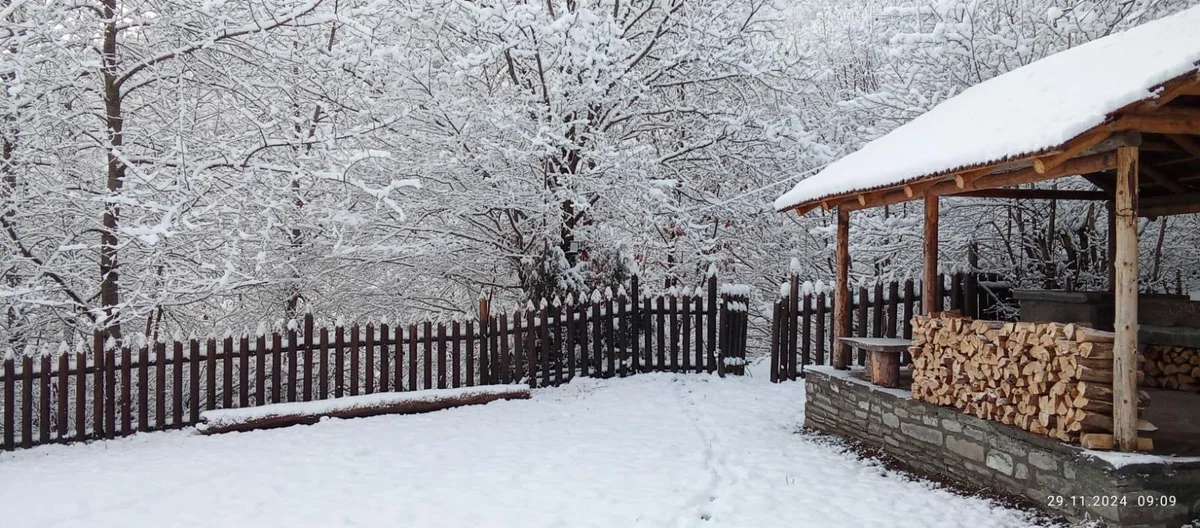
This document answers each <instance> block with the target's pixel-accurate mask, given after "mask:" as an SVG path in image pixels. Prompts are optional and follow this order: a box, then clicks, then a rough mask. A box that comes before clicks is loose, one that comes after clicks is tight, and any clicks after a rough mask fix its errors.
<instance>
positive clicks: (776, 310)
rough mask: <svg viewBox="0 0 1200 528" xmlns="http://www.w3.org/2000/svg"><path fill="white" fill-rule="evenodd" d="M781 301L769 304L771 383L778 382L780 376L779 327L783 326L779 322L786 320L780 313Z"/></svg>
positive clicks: (777, 300)
mask: <svg viewBox="0 0 1200 528" xmlns="http://www.w3.org/2000/svg"><path fill="white" fill-rule="evenodd" d="M782 309H783V303H782V302H780V300H779V299H776V300H775V302H774V303H773V304H772V306H771V376H770V380H771V383H779V381H780V380H779V378H780V366H779V365H780V361H781V357H780V356H782V354H780V352H779V328H780V327H781V326H784V324H786V323H784V324H780V323H781V322H785V321H787V319H786V318H784V317H783V315H782Z"/></svg>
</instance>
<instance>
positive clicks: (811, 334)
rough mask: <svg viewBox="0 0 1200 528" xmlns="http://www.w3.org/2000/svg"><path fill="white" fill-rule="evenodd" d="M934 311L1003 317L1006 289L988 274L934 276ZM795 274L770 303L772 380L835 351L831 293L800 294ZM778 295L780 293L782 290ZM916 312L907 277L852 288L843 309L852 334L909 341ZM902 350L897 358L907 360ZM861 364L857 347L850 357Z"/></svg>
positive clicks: (790, 376) (917, 298) (917, 300)
mask: <svg viewBox="0 0 1200 528" xmlns="http://www.w3.org/2000/svg"><path fill="white" fill-rule="evenodd" d="M938 281H939V282H938V285H939V287H938V304H937V309H938V310H939V311H940V310H945V309H950V310H958V311H959V312H961V313H962V314H964V315H966V316H968V317H973V318H978V317H985V318H989V319H996V320H1004V319H1008V318H1009V312H1008V311H1006V310H1005V309H1004V308H1005V306H1006V305H1007V303H1009V301H1010V300H1011V293H1010V292H1009V291H1008V288H1007V287H1006V286H1004V283H1003V282H1002V281H997V280H996V279H995V277H994V276H992V275H984V274H977V273H955V274H953V275H944V274H943V275H938ZM801 290H802V288H801V286H800V279H799V277H798V276H795V275H792V276H791V277H790V279H789V281H788V288H787V291H786V294H785V295H781V296H780V298H779V299H778V300H776V301H775V303H774V307H773V312H772V318H771V320H772V323H771V381H774V382H779V381H785V380H795V379H796V377H797V370H798V365H824V364H825V363H826V358H827V357H828V358H829V361H830V362H832V355H830V354H829V353H827V352H828V351H832V350H834V342H833V340H834V335H833V295H832V294H829V295H826V294H825V293H823V292H822V293H815V294H814V293H803V292H802V291H801ZM781 293H783V292H781ZM920 313H921V295H920V288H918V287H917V286H916V285H915V284H914V283H913V281H912V280H911V279H909V280H906V281H904V282H903V283H901V282H895V281H893V282H890V283H882V282H880V283H876V284H875V286H874V287H873V288H867V287H859V288H858V289H857V294H855V291H854V290H852V291H851V299H850V311H849V312H848V313H847V317H848V318H849V319H850V320H849V321H848V323H849V324H848V325H847V326H848V328H850V333H851V334H852V335H854V336H857V337H901V338H904V339H912V318H913V315H916V314H920ZM907 356H908V355H907V353H906V354H903V357H902V358H901V362H902V363H903V364H907V363H908V359H909V358H908V357H907ZM854 360H855V361H856V362H857V364H858V365H863V364H864V363H865V362H866V354H865V353H864V352H863V351H859V352H858V355H857V358H855V359H854Z"/></svg>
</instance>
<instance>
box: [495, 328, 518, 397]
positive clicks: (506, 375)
mask: <svg viewBox="0 0 1200 528" xmlns="http://www.w3.org/2000/svg"><path fill="white" fill-rule="evenodd" d="M497 319H499V324H500V330H499V332H498V334H499V336H500V364H501V367H500V372H501V374H500V381H501V383H511V382H512V380H511V372H509V369H508V368H505V366H506V365H508V361H509V349H508V335H509V334H508V318H507V317H505V316H503V315H501V316H500V317H497ZM513 337H514V339H513V340H514V341H520V340H521V335H520V333H519V332H517V329H516V327H515V326H514V327H513Z"/></svg>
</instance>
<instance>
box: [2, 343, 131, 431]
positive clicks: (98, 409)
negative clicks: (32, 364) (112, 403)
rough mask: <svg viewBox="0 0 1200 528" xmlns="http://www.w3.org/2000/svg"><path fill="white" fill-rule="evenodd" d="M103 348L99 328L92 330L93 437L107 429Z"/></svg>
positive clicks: (103, 344) (105, 369) (105, 366)
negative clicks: (93, 366)
mask: <svg viewBox="0 0 1200 528" xmlns="http://www.w3.org/2000/svg"><path fill="white" fill-rule="evenodd" d="M104 349H105V342H104V333H103V332H101V331H99V330H96V331H93V332H92V361H94V362H95V363H96V370H95V372H94V374H93V378H92V436H93V437H95V438H104V436H105V432H106V431H107V429H105V428H104V394H105V391H104V373H105V372H107V371H108V368H107V365H106V364H105V362H104V360H105V356H106V354H105V352H104ZM13 382H14V383H15V382H16V378H13ZM9 416H11V414H9Z"/></svg>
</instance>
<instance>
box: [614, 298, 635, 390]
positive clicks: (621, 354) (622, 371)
mask: <svg viewBox="0 0 1200 528" xmlns="http://www.w3.org/2000/svg"><path fill="white" fill-rule="evenodd" d="M626 312H627V309H626V308H625V298H624V297H617V334H616V340H617V341H618V343H616V348H617V354H618V355H617V372H618V374H619V375H620V376H621V377H622V378H624V377H625V376H628V375H629V372H628V370H627V369H626V368H625V361H626V360H627V359H628V358H627V356H626V347H627V346H628V343H627V340H626V334H625V328H626V325H627V323H626V322H625V317H626V316H627V315H628V314H627V313H626ZM634 341H637V339H634Z"/></svg>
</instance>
